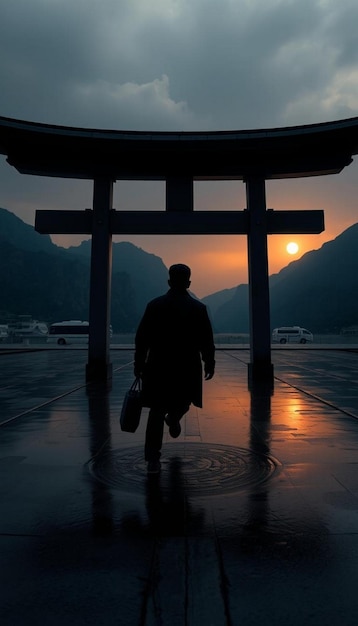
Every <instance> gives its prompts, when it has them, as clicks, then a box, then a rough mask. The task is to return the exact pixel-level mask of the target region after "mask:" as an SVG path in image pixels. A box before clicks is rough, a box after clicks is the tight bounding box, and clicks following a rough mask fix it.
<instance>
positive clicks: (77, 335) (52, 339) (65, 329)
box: [47, 320, 89, 346]
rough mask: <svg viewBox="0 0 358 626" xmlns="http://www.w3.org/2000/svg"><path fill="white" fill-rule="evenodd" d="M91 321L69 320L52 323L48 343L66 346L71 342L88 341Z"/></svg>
mask: <svg viewBox="0 0 358 626" xmlns="http://www.w3.org/2000/svg"><path fill="white" fill-rule="evenodd" d="M88 333H89V323H88V322H82V321H81V320H67V321H64V322H56V323H55V324H51V326H50V328H49V333H48V338H47V343H57V344H58V345H59V346H65V345H67V344H71V343H87V342H88Z"/></svg>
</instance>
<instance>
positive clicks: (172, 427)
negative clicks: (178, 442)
mask: <svg viewBox="0 0 358 626" xmlns="http://www.w3.org/2000/svg"><path fill="white" fill-rule="evenodd" d="M165 421H166V423H167V424H168V426H169V434H170V436H171V437H173V439H176V438H177V437H179V435H180V433H181V426H180V422H179V420H176V419H173V418H171V417H170V415H168V416H167V417H166V418H165Z"/></svg>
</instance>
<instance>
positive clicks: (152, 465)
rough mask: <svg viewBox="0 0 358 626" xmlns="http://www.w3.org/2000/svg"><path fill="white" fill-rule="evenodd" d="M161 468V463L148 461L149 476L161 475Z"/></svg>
mask: <svg viewBox="0 0 358 626" xmlns="http://www.w3.org/2000/svg"><path fill="white" fill-rule="evenodd" d="M160 468H161V464H160V461H148V467H147V471H148V474H159V472H160Z"/></svg>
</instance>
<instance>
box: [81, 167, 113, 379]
mask: <svg viewBox="0 0 358 626" xmlns="http://www.w3.org/2000/svg"><path fill="white" fill-rule="evenodd" d="M112 201H113V181H112V180H111V179H107V178H100V179H98V178H97V179H95V180H94V183H93V218H92V253H91V277H90V302H89V327H90V333H89V338H88V363H87V366H86V380H88V381H91V380H107V379H109V378H112V364H111V363H110V361H109V359H110V352H109V348H110V345H109V328H110V311H111V282H112V232H111V228H110V216H111V210H112ZM91 329H95V332H92V330H91Z"/></svg>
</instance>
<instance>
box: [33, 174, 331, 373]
mask: <svg viewBox="0 0 358 626" xmlns="http://www.w3.org/2000/svg"><path fill="white" fill-rule="evenodd" d="M245 183H246V196H247V209H246V210H244V211H197V212H195V211H193V179H192V178H169V179H167V181H166V211H114V210H113V209H112V195H113V181H112V180H111V179H109V178H98V179H95V180H94V193H93V211H91V210H86V211H36V221H35V228H36V230H37V231H38V232H40V233H52V234H54V233H67V234H69V233H72V234H92V253H91V284H90V306H89V309H90V310H89V324H90V335H89V346H88V363H87V367H86V379H87V381H103V380H107V379H109V378H111V377H112V364H111V363H110V345H109V326H110V302H111V294H110V290H111V260H112V235H113V234H120V235H139V234H140V235H143V234H146V235H149V234H162V235H165V234H167V235H173V234H176V235H178V234H183V235H185V234H207V235H215V234H230V235H232V234H240V235H243V234H245V235H247V240H248V266H249V309H250V310H249V318H250V363H249V366H248V378H249V383H250V382H255V381H257V382H260V381H262V382H266V383H267V382H268V383H269V384H273V373H274V372H273V365H272V363H271V327H270V298H269V274H268V258H267V234H268V233H270V234H273V233H276V234H278V233H280V234H285V233H320V232H322V230H323V229H324V217H323V211H278V212H275V211H272V210H266V197H265V179H264V178H263V177H260V176H256V177H250V178H248V179H246V180H245ZM183 262H185V259H183Z"/></svg>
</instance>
